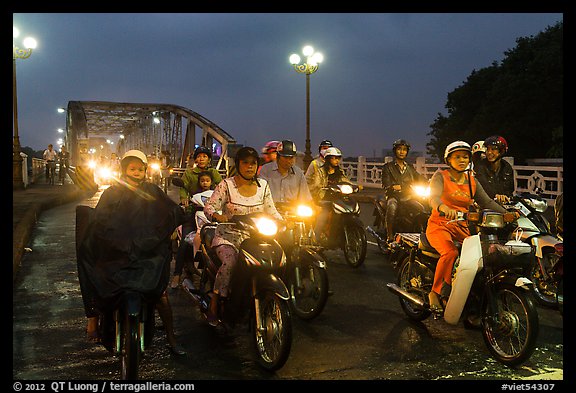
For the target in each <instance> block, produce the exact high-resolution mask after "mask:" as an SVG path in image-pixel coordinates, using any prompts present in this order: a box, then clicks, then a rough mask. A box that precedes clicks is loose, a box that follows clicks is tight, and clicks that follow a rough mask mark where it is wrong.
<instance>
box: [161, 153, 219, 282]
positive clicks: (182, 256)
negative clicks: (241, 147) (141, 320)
mask: <svg viewBox="0 0 576 393" xmlns="http://www.w3.org/2000/svg"><path fill="white" fill-rule="evenodd" d="M189 158H192V160H193V162H194V163H193V164H192V163H191V162H190V163H189V164H192V165H191V166H189V167H188V168H186V171H184V174H183V175H182V181H184V187H182V188H180V191H179V192H180V204H181V205H182V206H184V208H187V207H188V205H189V203H190V202H189V201H190V196H191V195H194V194H196V193H197V192H199V191H200V189H201V188H200V182H199V179H200V177H199V174H200V173H201V172H208V173H209V174H210V177H211V180H212V183H214V185H217V184H218V183H220V182H221V181H222V176H221V175H220V172H218V170H217V169H216V168H213V167H212V166H211V162H212V151H211V150H210V149H209V148H207V147H205V146H198V147H197V148H196V150H194V154H193V155H192V156H191V157H189ZM189 161H190V160H189ZM196 229H197V228H196V222H195V220H194V216H192V220H189V221H187V222H185V223H184V224H183V225H182V239H184V238H186V236H187V235H188V234H189V233H192V232H196ZM187 255H191V251H190V245H189V244H188V243H187V242H185V241H181V242H180V244H179V246H178V251H177V252H176V262H175V264H174V276H173V277H172V282H171V284H170V287H171V288H172V289H174V288H177V287H178V285H180V278H181V277H180V276H181V275H182V269H183V268H184V261H185V260H186V256H187ZM192 255H193V254H192Z"/></svg>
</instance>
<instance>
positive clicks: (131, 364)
mask: <svg viewBox="0 0 576 393" xmlns="http://www.w3.org/2000/svg"><path fill="white" fill-rule="evenodd" d="M123 319H124V320H123V321H122V323H121V326H120V334H121V337H120V340H121V343H120V379H122V380H136V379H138V365H139V363H140V354H141V353H140V332H139V321H138V318H137V317H131V316H130V315H128V314H127V313H126V315H125V317H124V318H123Z"/></svg>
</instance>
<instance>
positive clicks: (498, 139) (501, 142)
mask: <svg viewBox="0 0 576 393" xmlns="http://www.w3.org/2000/svg"><path fill="white" fill-rule="evenodd" d="M488 146H496V147H497V148H498V150H499V151H500V154H501V155H504V154H506V152H507V151H508V142H506V139H504V137H502V136H500V135H492V136H489V137H488V138H486V139H485V140H484V147H485V148H488Z"/></svg>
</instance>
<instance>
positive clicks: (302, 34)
mask: <svg viewBox="0 0 576 393" xmlns="http://www.w3.org/2000/svg"><path fill="white" fill-rule="evenodd" d="M561 20H563V15H562V13H511V12H507V13H391V14H387V13H341V14H339V13H330V14H328V13H311V14H303V13H302V14H300V13H293V14H290V13H243V14H235V13H229V14H228V13H215V14H212V13H201V14H191V13H184V14H151V13H146V14H127V13H109V14H106V13H102V14H97V13H83V14H70V13H65V14H58V13H44V14H39V13H16V14H13V23H14V25H15V26H17V27H18V28H19V29H20V31H21V36H28V35H31V36H33V37H34V38H36V40H37V41H38V48H36V49H35V51H34V52H33V54H32V56H31V57H30V58H28V59H24V60H17V81H18V114H19V116H18V118H19V123H18V124H19V132H20V143H21V145H22V146H30V147H32V148H34V149H35V150H40V149H44V148H45V147H46V145H47V144H48V143H56V140H57V139H58V137H59V134H58V132H57V129H58V128H65V116H64V115H62V114H59V113H57V111H56V109H57V108H58V107H66V105H67V103H68V101H114V102H139V103H146V102H148V103H166V104H175V105H180V106H183V107H186V108H189V109H191V110H193V111H195V112H197V113H200V114H201V115H203V116H204V117H206V118H208V119H210V120H212V121H213V122H214V123H216V124H218V125H219V126H220V127H222V128H223V129H224V130H225V131H227V132H228V133H229V134H231V135H232V136H234V137H235V138H236V140H237V141H238V143H242V144H246V145H251V146H254V147H256V148H259V147H261V146H263V145H264V143H266V142H267V141H268V140H271V139H285V138H286V139H292V140H294V141H295V142H296V145H297V147H298V150H301V151H304V142H305V136H306V111H305V110H306V106H305V103H306V78H305V76H304V75H303V74H298V73H297V72H296V71H295V70H294V69H293V67H292V66H291V65H290V63H289V61H288V57H289V56H290V54H292V53H299V54H300V53H301V50H302V47H303V46H304V45H307V44H309V45H312V46H313V47H314V48H315V49H316V50H317V51H319V52H322V54H323V55H324V62H323V63H322V64H321V65H320V68H319V70H318V72H316V73H315V74H312V75H311V83H310V101H311V104H310V105H311V124H310V133H311V138H310V139H311V143H312V149H311V150H312V153H313V154H315V153H316V152H317V146H318V143H319V142H320V141H321V140H322V139H331V140H332V141H333V142H334V144H336V145H337V146H338V147H340V148H341V149H342V150H343V153H344V155H346V156H348V155H364V156H368V157H372V156H380V155H381V152H382V149H388V148H390V146H391V144H392V142H393V141H394V140H395V139H397V138H400V137H402V138H405V139H407V140H409V141H410V142H411V143H412V145H413V148H414V149H417V150H425V144H426V142H428V140H429V136H428V135H427V134H428V132H429V131H430V127H429V126H430V124H431V123H432V122H433V121H434V119H435V118H436V116H437V114H438V113H439V112H440V113H443V114H445V115H446V114H447V113H446V111H445V108H444V105H445V103H446V98H447V94H448V93H449V92H451V91H453V90H454V89H455V88H456V87H458V86H460V85H461V84H462V83H464V82H465V80H466V78H467V77H468V76H469V75H470V73H471V72H472V70H474V69H476V70H478V69H481V68H484V67H487V66H489V65H490V64H492V63H493V62H495V61H496V62H499V61H501V60H502V59H503V58H504V56H505V54H504V52H505V51H508V50H511V49H513V48H514V47H515V46H516V39H517V38H519V37H528V36H535V35H537V34H538V33H539V32H541V31H543V30H544V29H545V28H546V27H548V26H551V25H554V24H555V23H556V22H558V21H561Z"/></svg>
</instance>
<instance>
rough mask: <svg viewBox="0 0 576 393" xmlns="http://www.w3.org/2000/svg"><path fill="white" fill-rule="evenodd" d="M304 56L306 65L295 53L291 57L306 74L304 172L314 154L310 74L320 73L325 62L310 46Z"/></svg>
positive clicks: (299, 70) (296, 65)
mask: <svg viewBox="0 0 576 393" xmlns="http://www.w3.org/2000/svg"><path fill="white" fill-rule="evenodd" d="M302 54H303V55H304V56H305V58H306V60H305V61H304V63H300V60H301V59H300V56H299V55H297V54H296V53H294V54H292V55H291V56H290V64H292V65H293V66H294V69H295V70H296V71H297V72H299V73H301V74H306V145H305V148H306V150H305V152H304V170H306V168H308V165H309V164H310V162H312V153H311V152H310V74H313V73H315V72H316V71H318V66H319V64H320V63H321V62H322V60H324V56H322V54H321V53H319V52H314V48H312V47H311V46H310V45H307V46H305V47H304V48H303V49H302Z"/></svg>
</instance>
